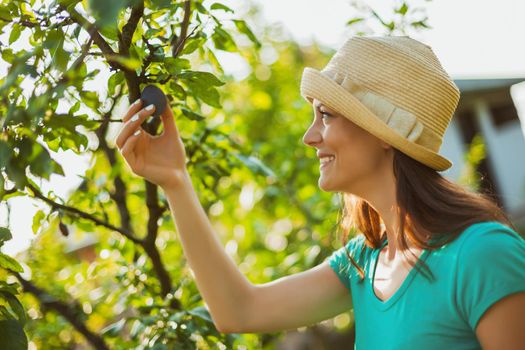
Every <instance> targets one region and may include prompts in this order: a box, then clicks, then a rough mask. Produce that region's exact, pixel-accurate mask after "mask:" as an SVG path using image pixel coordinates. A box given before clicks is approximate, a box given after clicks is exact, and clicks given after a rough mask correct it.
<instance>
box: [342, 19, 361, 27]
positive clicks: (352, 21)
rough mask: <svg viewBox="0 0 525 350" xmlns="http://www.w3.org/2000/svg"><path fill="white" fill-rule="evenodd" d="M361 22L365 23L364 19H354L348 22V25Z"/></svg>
mask: <svg viewBox="0 0 525 350" xmlns="http://www.w3.org/2000/svg"><path fill="white" fill-rule="evenodd" d="M361 21H364V18H362V17H358V18H353V19H351V20H349V21H348V22H346V25H347V26H351V25H352V24H355V23H359V22H361Z"/></svg>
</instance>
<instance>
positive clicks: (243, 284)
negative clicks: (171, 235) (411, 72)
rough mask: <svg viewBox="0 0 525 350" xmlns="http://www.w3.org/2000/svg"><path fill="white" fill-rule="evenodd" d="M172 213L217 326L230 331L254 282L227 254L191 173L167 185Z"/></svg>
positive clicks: (167, 194) (187, 257)
mask: <svg viewBox="0 0 525 350" xmlns="http://www.w3.org/2000/svg"><path fill="white" fill-rule="evenodd" d="M164 192H165V193H166V197H167V199H168V204H169V206H170V209H171V214H172V216H173V219H174V220H175V225H176V228H177V231H178V233H179V237H180V240H181V243H182V247H183V250H184V255H185V256H186V259H187V261H188V263H189V266H190V268H191V270H192V271H193V274H194V276H195V280H196V283H197V287H198V289H199V291H200V293H201V295H202V296H203V299H204V301H205V302H206V304H207V305H208V308H209V311H210V314H211V316H212V318H213V321H214V323H215V326H216V327H217V328H219V330H220V331H222V332H229V331H230V330H231V329H233V328H234V327H236V325H237V322H238V320H240V319H241V316H242V315H240V313H241V312H243V310H244V307H243V303H244V302H245V301H246V300H247V297H248V295H249V293H250V291H251V288H252V287H253V285H252V284H251V283H250V281H249V280H248V279H247V278H246V277H245V276H244V275H243V274H242V273H241V271H240V270H239V269H238V268H237V266H236V265H235V262H234V261H233V260H232V259H231V258H230V257H229V256H228V255H227V254H226V252H225V250H224V248H223V246H222V243H221V241H220V240H219V237H218V236H217V234H216V233H215V232H214V230H213V227H212V226H211V223H210V221H209V219H208V217H207V215H206V212H205V211H204V209H203V208H202V205H201V204H200V202H199V199H198V197H197V194H196V193H195V190H194V188H193V185H192V183H191V178H190V175H189V174H187V173H186V174H185V175H183V176H182V180H181V181H180V183H179V184H178V185H177V186H171V187H169V188H164Z"/></svg>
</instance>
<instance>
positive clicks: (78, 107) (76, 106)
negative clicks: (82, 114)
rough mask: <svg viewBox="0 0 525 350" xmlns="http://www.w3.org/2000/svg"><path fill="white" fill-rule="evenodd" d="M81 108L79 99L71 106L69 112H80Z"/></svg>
mask: <svg viewBox="0 0 525 350" xmlns="http://www.w3.org/2000/svg"><path fill="white" fill-rule="evenodd" d="M79 109H80V101H77V102H76V103H75V104H74V105H73V106H71V108H70V109H69V111H68V112H67V113H68V114H75V113H76V112H78V110H79Z"/></svg>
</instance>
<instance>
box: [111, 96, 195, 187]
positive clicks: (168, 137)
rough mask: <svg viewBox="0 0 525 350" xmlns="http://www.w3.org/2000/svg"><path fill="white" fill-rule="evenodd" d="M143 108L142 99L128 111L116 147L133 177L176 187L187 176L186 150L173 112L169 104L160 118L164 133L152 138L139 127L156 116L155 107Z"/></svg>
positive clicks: (159, 184) (116, 140) (161, 185)
mask: <svg viewBox="0 0 525 350" xmlns="http://www.w3.org/2000/svg"><path fill="white" fill-rule="evenodd" d="M142 104H143V102H142V100H140V99H139V100H137V101H136V102H135V103H133V104H132V105H131V106H130V107H129V109H128V112H127V113H126V115H125V116H124V118H122V120H123V122H124V125H123V126H122V128H121V129H120V132H119V134H118V136H117V138H116V139H115V143H116V145H117V147H118V149H119V151H120V153H121V154H122V156H123V157H124V159H125V160H126V163H127V164H128V166H129V167H130V168H131V170H132V171H133V173H135V174H137V175H139V176H142V177H144V178H145V179H146V180H148V181H149V182H151V183H154V184H156V185H158V186H160V187H162V188H164V189H166V188H169V187H170V186H177V185H179V184H180V182H181V181H182V180H183V177H184V176H186V175H187V169H186V150H185V148H184V144H183V143H182V140H181V138H180V135H179V131H178V130H177V126H176V125H175V120H174V116H173V111H172V110H171V108H170V106H169V104H168V105H167V106H166V109H165V110H164V112H163V113H162V114H161V116H160V118H161V119H162V124H163V126H164V130H163V132H162V133H161V134H160V135H157V136H152V135H150V134H148V133H147V132H145V131H144V129H142V127H141V126H140V125H141V124H142V122H143V121H144V120H145V119H147V118H148V117H149V116H150V115H152V114H153V112H154V111H155V106H154V105H151V109H150V110H148V106H142ZM142 107H145V108H142Z"/></svg>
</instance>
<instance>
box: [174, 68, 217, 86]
mask: <svg viewBox="0 0 525 350" xmlns="http://www.w3.org/2000/svg"><path fill="white" fill-rule="evenodd" d="M179 78H181V79H185V80H187V81H190V82H192V83H198V84H205V85H213V86H221V85H224V82H222V81H220V80H219V78H217V77H216V76H215V75H213V74H212V73H209V72H201V71H185V72H182V73H181V74H179Z"/></svg>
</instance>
